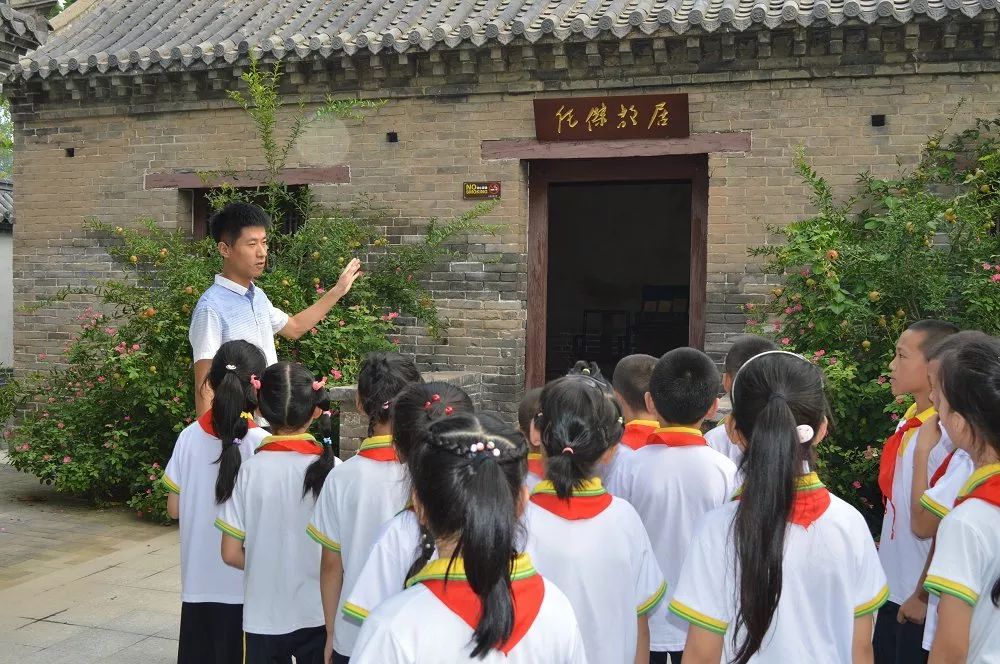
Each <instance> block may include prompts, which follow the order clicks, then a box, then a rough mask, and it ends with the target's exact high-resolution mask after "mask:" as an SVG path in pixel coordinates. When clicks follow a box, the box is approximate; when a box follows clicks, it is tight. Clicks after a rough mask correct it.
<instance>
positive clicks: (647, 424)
mask: <svg viewBox="0 0 1000 664" xmlns="http://www.w3.org/2000/svg"><path fill="white" fill-rule="evenodd" d="M633 425H635V426H638V427H653V428H654V429H656V428H658V427H659V426H660V423H659V422H657V421H656V420H629V421H628V423H627V424H626V425H625V426H627V427H630V426H633Z"/></svg>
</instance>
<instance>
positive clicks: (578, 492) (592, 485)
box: [531, 477, 607, 496]
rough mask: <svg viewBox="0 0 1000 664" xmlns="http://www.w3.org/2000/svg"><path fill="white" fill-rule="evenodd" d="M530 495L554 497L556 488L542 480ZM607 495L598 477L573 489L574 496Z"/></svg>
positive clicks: (585, 481) (549, 482)
mask: <svg viewBox="0 0 1000 664" xmlns="http://www.w3.org/2000/svg"><path fill="white" fill-rule="evenodd" d="M531 493H533V494H534V493H548V494H551V495H553V496H554V495H556V488H555V486H554V485H553V484H552V482H551V481H549V480H542V481H541V482H539V483H538V484H536V485H535V488H534V490H532V492H531ZM605 493H607V491H605V490H604V485H603V484H602V483H601V478H600V477H591V478H590V479H589V480H584V481H583V482H581V483H580V486H574V487H573V493H572V495H574V496H600V495H603V494H605Z"/></svg>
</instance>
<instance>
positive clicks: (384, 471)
mask: <svg viewBox="0 0 1000 664" xmlns="http://www.w3.org/2000/svg"><path fill="white" fill-rule="evenodd" d="M386 444H390V445H391V437H390V436H373V437H371V438H367V439H365V441H364V442H362V443H361V447H360V449H359V454H358V455H357V456H354V457H351V458H350V459H348V460H347V461H345V462H344V463H342V464H340V465H339V466H337V467H336V468H334V469H333V471H332V472H331V473H330V475H329V477H327V479H326V483H325V484H324V485H323V491H322V492H321V493H320V496H319V500H318V501H317V502H316V509H315V511H314V512H313V515H312V520H311V521H310V522H309V524H308V532H309V536H310V537H312V538H313V539H314V540H316V541H317V542H319V543H320V544H322V545H323V546H324V547H326V548H327V549H329V550H330V551H335V552H337V553H339V554H340V556H341V558H342V560H343V566H344V583H343V586H342V587H341V591H340V604H339V605H338V606H337V615H336V617H335V618H334V626H333V629H334V632H333V634H334V637H333V648H334V650H336V651H337V652H338V653H340V654H341V655H344V656H346V657H350V656H351V654H352V651H353V649H354V642H355V640H357V638H358V631H359V629H360V626H359V623H358V620H356V619H354V618H353V617H352V618H351V619H348V618H347V617H346V616H345V615H344V602H346V601H347V598H348V597H350V596H351V594H352V593H353V592H354V585H355V584H356V583H357V580H358V577H359V576H360V575H361V570H362V568H363V567H364V565H365V561H366V560H367V559H368V553H369V552H370V551H371V548H372V545H373V544H374V543H375V538H376V536H377V535H378V533H379V530H380V529H381V527H382V524H384V523H385V522H386V521H388V520H389V519H391V518H392V517H393V516H394V515H395V514H397V513H398V512H399V511H400V510H402V509H403V508H404V507H405V506H406V502H407V499H408V497H409V481H408V478H407V476H406V469H405V467H404V466H403V465H402V464H400V463H399V462H398V461H377V460H375V459H370V458H366V457H364V456H361V454H362V453H364V451H365V450H367V449H384V448H385V446H386ZM317 569H318V568H317ZM404 574H405V571H404ZM366 608H368V607H366ZM371 608H374V607H371Z"/></svg>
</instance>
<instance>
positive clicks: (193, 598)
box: [162, 411, 267, 604]
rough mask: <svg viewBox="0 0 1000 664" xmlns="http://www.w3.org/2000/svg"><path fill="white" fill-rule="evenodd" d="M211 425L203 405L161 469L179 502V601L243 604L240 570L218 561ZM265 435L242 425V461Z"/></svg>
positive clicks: (218, 448) (217, 449) (215, 448)
mask: <svg viewBox="0 0 1000 664" xmlns="http://www.w3.org/2000/svg"><path fill="white" fill-rule="evenodd" d="M211 430H212V411H208V412H206V413H205V414H204V415H202V416H201V417H200V418H198V420H197V421H195V422H192V423H191V424H189V425H188V426H187V427H185V428H184V430H183V431H181V433H180V436H178V437H177V442H176V443H175V444H174V451H173V453H172V454H171V455H170V461H168V462H167V467H166V469H165V470H164V471H163V480H162V481H163V486H164V487H166V489H167V491H170V492H171V493H175V494H177V495H178V500H179V502H180V536H181V601H182V602H217V603H219V604H242V603H243V572H242V571H241V570H238V569H236V568H234V567H230V566H229V565H227V564H226V563H224V562H222V557H221V556H220V555H219V531H218V530H216V529H215V528H214V527H213V525H212V524H213V523H214V521H215V514H216V512H217V511H218V504H217V503H216V502H215V482H216V480H217V479H218V477H219V464H217V463H216V461H217V460H218V458H219V454H220V453H221V452H222V441H221V440H219V439H218V438H216V437H215V436H214V435H212V434H209V433H208V431H211ZM266 435H267V432H266V431H264V430H263V429H261V428H259V427H254V428H252V429H250V430H248V431H247V435H246V436H244V437H243V440H242V441H240V443H239V445H238V449H239V451H240V459H241V461H246V460H247V459H248V458H249V457H250V455H252V454H253V450H254V448H256V447H257V444H258V443H259V442H260V441H261V439H262V438H264V437H265V436H266Z"/></svg>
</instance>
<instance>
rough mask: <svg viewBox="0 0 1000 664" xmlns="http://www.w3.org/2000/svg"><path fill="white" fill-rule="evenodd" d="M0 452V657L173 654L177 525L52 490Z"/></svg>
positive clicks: (123, 658)
mask: <svg viewBox="0 0 1000 664" xmlns="http://www.w3.org/2000/svg"><path fill="white" fill-rule="evenodd" d="M3 461H5V459H0V664H34V663H35V662H38V663H39V664H41V663H42V662H44V663H45V664H58V663H61V662H73V664H92V663H96V662H109V663H110V662H114V663H115V664H132V663H135V664H139V663H142V664H157V663H159V662H163V663H166V662H173V661H174V660H175V656H176V652H177V641H176V638H177V624H178V619H179V615H180V598H179V591H180V575H179V566H178V565H179V557H180V556H179V545H178V539H177V531H176V529H175V528H164V527H163V526H157V525H153V524H149V523H144V522H142V521H139V520H137V519H136V518H135V515H134V514H132V513H131V512H130V511H127V510H120V509H103V510H99V509H95V508H94V507H93V506H90V505H88V504H86V503H84V502H80V501H74V500H72V499H67V498H65V497H63V496H59V495H57V494H55V493H54V492H53V491H51V489H49V488H48V487H44V486H40V485H39V484H38V482H37V480H34V479H33V478H31V477H30V476H27V475H23V474H21V473H18V472H17V471H15V470H14V469H13V468H11V467H10V466H8V465H6V463H2V462H3Z"/></svg>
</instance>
